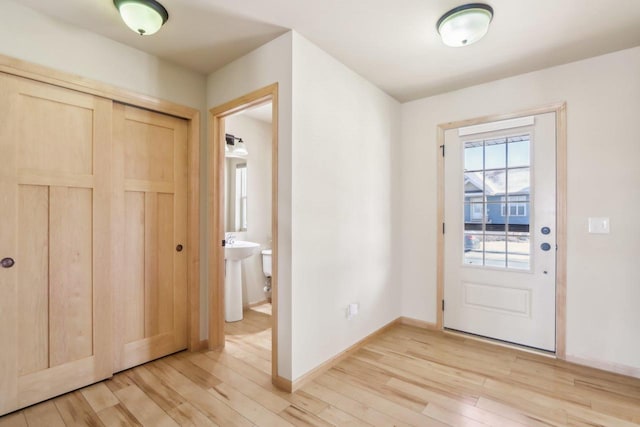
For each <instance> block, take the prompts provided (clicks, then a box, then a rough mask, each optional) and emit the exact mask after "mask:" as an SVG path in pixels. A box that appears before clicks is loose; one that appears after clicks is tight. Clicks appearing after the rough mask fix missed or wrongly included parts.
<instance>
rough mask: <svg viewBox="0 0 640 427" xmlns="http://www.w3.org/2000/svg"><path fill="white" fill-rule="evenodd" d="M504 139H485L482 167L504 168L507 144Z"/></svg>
mask: <svg viewBox="0 0 640 427" xmlns="http://www.w3.org/2000/svg"><path fill="white" fill-rule="evenodd" d="M505 142H506V141H505V140H504V139H500V140H494V141H486V142H485V148H484V162H485V164H484V168H485V169H499V168H505V167H506V164H507V148H506V147H507V144H506V143H505Z"/></svg>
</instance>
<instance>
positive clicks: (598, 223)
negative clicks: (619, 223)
mask: <svg viewBox="0 0 640 427" xmlns="http://www.w3.org/2000/svg"><path fill="white" fill-rule="evenodd" d="M589 233H591V234H609V218H589Z"/></svg>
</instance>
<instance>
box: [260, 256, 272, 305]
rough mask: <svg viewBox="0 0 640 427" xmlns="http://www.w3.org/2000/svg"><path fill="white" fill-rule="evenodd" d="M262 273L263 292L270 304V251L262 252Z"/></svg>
mask: <svg viewBox="0 0 640 427" xmlns="http://www.w3.org/2000/svg"><path fill="white" fill-rule="evenodd" d="M262 272H263V273H264V275H265V277H266V280H265V282H264V292H265V294H266V295H267V299H268V300H269V302H271V249H264V250H263V251H262Z"/></svg>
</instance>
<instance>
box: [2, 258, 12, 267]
mask: <svg viewBox="0 0 640 427" xmlns="http://www.w3.org/2000/svg"><path fill="white" fill-rule="evenodd" d="M15 263H16V262H15V261H14V260H13V258H2V261H0V265H1V266H2V268H11V267H13V265H14V264H15Z"/></svg>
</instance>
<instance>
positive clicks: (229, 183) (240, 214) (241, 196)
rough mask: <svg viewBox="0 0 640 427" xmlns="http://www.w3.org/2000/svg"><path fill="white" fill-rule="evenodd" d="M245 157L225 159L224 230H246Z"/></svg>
mask: <svg viewBox="0 0 640 427" xmlns="http://www.w3.org/2000/svg"><path fill="white" fill-rule="evenodd" d="M247 172H248V171H247V159H243V158H236V157H227V158H226V159H225V206H226V210H225V231H226V232H237V231H247Z"/></svg>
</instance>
